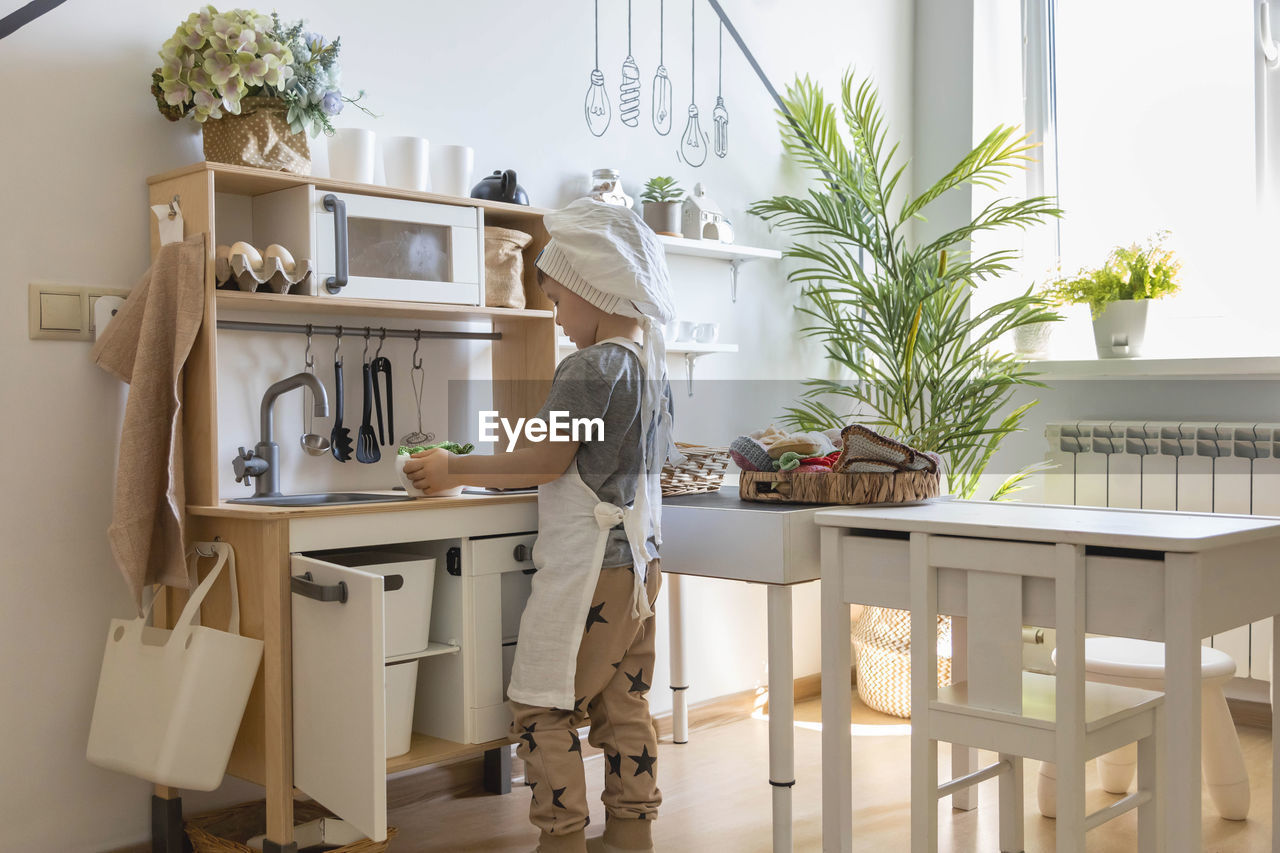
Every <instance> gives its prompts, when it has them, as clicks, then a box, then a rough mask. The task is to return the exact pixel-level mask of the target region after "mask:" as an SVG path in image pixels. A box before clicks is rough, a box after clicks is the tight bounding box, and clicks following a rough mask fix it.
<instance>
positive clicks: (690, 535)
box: [662, 488, 849, 853]
mask: <svg viewBox="0 0 1280 853" xmlns="http://www.w3.org/2000/svg"><path fill="white" fill-rule="evenodd" d="M821 509H823V507H820V506H811V505H804V504H781V503H757V502H754V501H744V500H741V499H740V498H739V497H738V490H737V489H736V488H722V489H721V490H720V491H718V492H711V493H709V494H702V495H681V496H678V497H669V498H664V499H663V501H662V572H663V583H664V585H665V586H666V590H667V614H668V615H667V620H668V624H669V626H670V657H671V690H672V734H673V739H674V740H675V742H676V743H685V742H687V741H688V731H689V728H688V719H689V718H688V705H687V701H686V691H687V690H688V686H689V685H688V683H687V678H686V676H685V655H684V613H683V608H682V606H681V605H682V601H681V592H680V576H681V575H697V576H699V577H707V578H719V579H722V580H736V581H746V582H748V583H761V584H765V585H766V586H767V589H768V632H769V655H768V657H769V784H770V785H771V786H772V788H773V851H774V853H790V851H791V850H792V833H791V797H792V789H793V788H794V787H795V742H794V731H793V728H794V725H795V696H794V693H793V689H794V688H793V682H794V674H793V671H792V650H791V627H792V621H791V587H792V585H794V584H798V583H806V582H808V581H814V580H817V579H818V576H819V573H820V571H819V530H818V526H817V523H816V521H815V517H816V516H817V513H818V512H819V510H821ZM845 637H846V640H847V639H848V633H847V632H846V634H845ZM848 683H849V672H848V670H847V669H846V670H845V686H846V687H847V686H848ZM845 716H846V718H847V717H848V714H846V715H845Z"/></svg>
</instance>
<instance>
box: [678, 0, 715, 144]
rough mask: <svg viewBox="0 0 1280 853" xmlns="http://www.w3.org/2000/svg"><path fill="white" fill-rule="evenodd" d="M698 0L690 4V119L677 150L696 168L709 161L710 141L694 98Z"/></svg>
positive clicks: (686, 123)
mask: <svg viewBox="0 0 1280 853" xmlns="http://www.w3.org/2000/svg"><path fill="white" fill-rule="evenodd" d="M697 2H698V0H693V2H691V3H690V4H689V119H688V121H686V122H685V125H684V133H682V134H681V135H680V147H679V148H678V149H677V151H676V154H677V156H679V157H680V159H681V160H683V161H684V162H685V163H687V164H689V165H690V166H693V167H695V168H696V167H698V166H701V165H702V164H703V163H705V162H707V143H708V142H709V140H708V138H707V135H706V134H705V133H703V132H702V125H701V123H700V122H699V121H698V105H697V103H696V102H695V99H694V81H695V80H696V79H697V75H696V68H697V61H696V60H697V51H696V47H697V36H698V28H697V25H696V23H697V22H696V19H695V14H696V11H697Z"/></svg>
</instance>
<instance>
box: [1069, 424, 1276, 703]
mask: <svg viewBox="0 0 1280 853" xmlns="http://www.w3.org/2000/svg"><path fill="white" fill-rule="evenodd" d="M1045 438H1046V439H1047V441H1048V452H1047V454H1046V457H1045V458H1046V459H1047V461H1049V462H1050V463H1052V464H1053V465H1055V466H1056V467H1055V468H1054V469H1053V470H1051V471H1049V472H1048V473H1046V474H1045V487H1044V500H1045V502H1046V503H1056V504H1076V505H1080V506H1109V507H1125V508H1142V509H1178V510H1189V511H1193V512H1225V513H1233V514H1240V515H1251V514H1256V515H1276V516H1280V424H1275V423H1260V424H1254V423H1217V422H1198V421H1181V422H1174V421H1100V420H1090V421H1078V422H1073V423H1053V424H1048V425H1047V426H1046V427H1045ZM1205 643H1206V645H1212V646H1214V647H1215V648H1219V649H1222V650H1224V651H1226V652H1227V653H1228V654H1230V655H1231V656H1232V657H1233V658H1235V661H1236V667H1237V670H1236V675H1237V676H1238V677H1240V678H1252V679H1256V680H1258V681H1268V680H1269V679H1270V675H1269V672H1270V664H1271V620H1270V619H1267V620H1265V621H1262V622H1255V623H1253V624H1252V625H1248V626H1245V627H1243V628H1237V629H1235V630H1233V631H1229V632H1227V633H1225V634H1217V635H1215V636H1213V637H1209V638H1206V639H1205ZM1263 698H1265V694H1264V695H1263Z"/></svg>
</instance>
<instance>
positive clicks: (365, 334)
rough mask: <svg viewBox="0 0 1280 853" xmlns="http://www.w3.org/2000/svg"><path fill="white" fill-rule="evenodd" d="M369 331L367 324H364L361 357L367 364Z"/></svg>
mask: <svg viewBox="0 0 1280 853" xmlns="http://www.w3.org/2000/svg"><path fill="white" fill-rule="evenodd" d="M369 332H370V330H369V327H368V326H365V327H364V356H363V358H364V360H365V363H366V364H368V363H369Z"/></svg>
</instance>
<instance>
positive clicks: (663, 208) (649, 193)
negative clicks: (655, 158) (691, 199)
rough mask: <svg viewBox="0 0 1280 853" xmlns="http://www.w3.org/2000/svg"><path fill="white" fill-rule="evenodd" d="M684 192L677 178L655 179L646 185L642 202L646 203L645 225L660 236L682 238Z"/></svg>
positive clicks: (641, 196)
mask: <svg viewBox="0 0 1280 853" xmlns="http://www.w3.org/2000/svg"><path fill="white" fill-rule="evenodd" d="M683 199H684V190H683V189H681V188H680V187H679V186H678V185H677V184H676V179H675V178H667V177H654V178H650V179H649V180H648V181H647V182H646V183H645V185H644V192H642V193H640V200H641V201H643V202H644V223H645V225H648V226H649V227H650V228H652V229H653V230H654V231H656V232H658V233H659V234H666V235H668V236H670V237H679V236H680V216H681V210H682V207H681V205H682V201H683Z"/></svg>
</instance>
